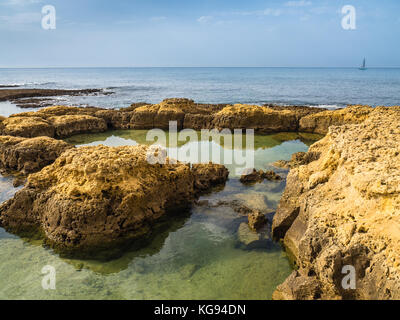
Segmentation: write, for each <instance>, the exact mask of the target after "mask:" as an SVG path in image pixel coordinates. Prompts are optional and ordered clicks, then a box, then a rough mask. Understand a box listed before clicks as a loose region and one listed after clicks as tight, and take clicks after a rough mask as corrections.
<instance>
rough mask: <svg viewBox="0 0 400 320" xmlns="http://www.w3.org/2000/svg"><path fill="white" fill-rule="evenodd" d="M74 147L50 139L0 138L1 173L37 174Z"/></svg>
mask: <svg viewBox="0 0 400 320" xmlns="http://www.w3.org/2000/svg"><path fill="white" fill-rule="evenodd" d="M72 147H73V146H71V145H69V144H68V143H66V142H64V141H59V140H55V139H52V138H48V137H37V138H20V137H10V136H0V171H4V172H18V173H22V174H24V175H25V174H29V173H33V172H37V171H39V170H41V169H42V168H44V167H45V166H47V165H49V164H51V163H53V162H54V161H55V160H56V159H57V158H58V157H59V156H60V155H61V154H62V153H63V152H64V151H66V150H68V149H70V148H72Z"/></svg>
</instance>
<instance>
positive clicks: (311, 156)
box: [272, 151, 320, 169]
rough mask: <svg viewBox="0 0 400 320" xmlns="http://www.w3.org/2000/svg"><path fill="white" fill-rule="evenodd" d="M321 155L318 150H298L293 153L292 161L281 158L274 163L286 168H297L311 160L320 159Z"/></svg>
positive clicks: (276, 165)
mask: <svg viewBox="0 0 400 320" xmlns="http://www.w3.org/2000/svg"><path fill="white" fill-rule="evenodd" d="M319 156H320V153H318V152H311V151H310V152H298V153H295V154H293V155H292V158H291V160H290V161H285V160H279V161H276V162H274V163H273V164H272V165H273V166H275V167H277V168H284V169H290V168H296V167H299V166H303V165H306V164H309V163H310V162H313V161H315V160H318V159H319Z"/></svg>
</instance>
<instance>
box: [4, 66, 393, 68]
mask: <svg viewBox="0 0 400 320" xmlns="http://www.w3.org/2000/svg"><path fill="white" fill-rule="evenodd" d="M152 68H153V69H172V68H175V69H177V68H182V69H185V68H186V69H189V68H198V69H219V68H226V69H228V68H229V69H235V68H237V69H240V68H249V69H250V68H253V69H261V68H265V69H267V68H268V69H273V68H286V69H359V68H360V67H357V66H354V67H344V66H329V67H327V66H318V67H315V66H314V67H311V66H302V67H299V66H297V67H291V66H106V67H105V66H102V67H100V66H85V67H84V66H58V67H56V66H51V67H4V66H0V69H152ZM399 68H400V66H384V67H378V66H371V67H367V69H399Z"/></svg>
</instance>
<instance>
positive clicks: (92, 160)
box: [0, 146, 228, 256]
mask: <svg viewBox="0 0 400 320" xmlns="http://www.w3.org/2000/svg"><path fill="white" fill-rule="evenodd" d="M148 150H149V148H148V147H146V146H134V147H115V148H111V147H104V146H98V147H84V148H72V149H68V150H66V151H65V152H64V153H63V154H62V155H61V156H60V157H59V158H58V159H57V160H56V161H55V162H54V163H53V164H52V165H50V166H47V167H45V168H44V169H43V170H42V171H40V172H38V173H35V174H31V175H30V176H29V177H28V181H27V184H26V186H25V187H24V188H23V189H22V190H20V191H19V192H17V193H16V195H15V196H14V198H12V199H10V200H8V201H6V202H4V203H3V204H2V205H1V206H0V226H1V227H3V228H5V229H6V230H8V231H10V232H13V233H16V234H24V233H28V234H29V233H32V232H33V233H36V234H37V233H39V234H43V236H44V237H45V239H46V241H47V242H48V243H49V244H50V245H51V246H52V247H53V248H55V249H57V250H58V251H60V252H61V253H64V254H73V255H74V256H91V255H95V254H97V253H99V252H102V250H103V249H104V250H107V249H109V248H110V247H118V248H119V249H122V248H123V246H124V245H125V244H126V243H131V242H132V241H135V240H137V239H140V238H146V237H148V236H149V235H150V234H151V230H152V225H153V224H154V223H155V222H156V221H157V220H158V219H160V218H161V217H163V216H164V215H166V214H167V213H176V212H180V211H183V210H186V209H188V208H189V207H190V206H191V204H192V203H193V201H194V200H196V198H197V197H198V196H199V195H200V194H201V193H202V192H204V191H207V190H210V188H212V187H213V186H214V185H218V184H224V183H225V181H226V180H227V178H228V170H227V169H226V168H225V167H224V166H222V165H214V164H198V165H193V166H190V165H188V164H183V163H179V162H178V163H174V164H172V163H171V164H169V161H168V159H167V163H166V164H155V165H152V164H149V163H148V161H147V155H148Z"/></svg>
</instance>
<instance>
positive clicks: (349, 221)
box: [273, 107, 400, 299]
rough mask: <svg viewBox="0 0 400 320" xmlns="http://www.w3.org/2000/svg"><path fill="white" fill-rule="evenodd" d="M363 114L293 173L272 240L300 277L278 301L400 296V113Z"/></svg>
mask: <svg viewBox="0 0 400 320" xmlns="http://www.w3.org/2000/svg"><path fill="white" fill-rule="evenodd" d="M348 111H350V113H353V110H352V109H350V110H348ZM359 111H360V113H357V114H358V116H356V117H355V118H352V119H350V118H348V120H349V121H353V122H357V121H358V120H357V119H359V120H360V119H363V118H365V117H366V116H367V114H368V118H367V119H364V121H363V122H362V123H358V124H347V125H342V126H340V127H338V126H333V127H330V129H329V132H328V134H327V136H326V137H325V138H324V139H323V140H321V141H319V142H317V143H316V144H314V145H313V146H311V148H310V151H309V153H308V154H307V155H306V156H303V157H302V159H307V160H306V161H305V162H304V164H303V165H300V166H298V167H295V168H293V169H292V170H291V171H290V174H289V176H288V179H287V187H286V190H285V192H284V195H283V197H282V199H281V202H280V205H279V207H278V210H277V213H276V215H275V217H274V221H273V236H274V238H276V239H283V243H284V245H285V247H286V249H287V252H288V254H289V257H290V258H291V260H292V261H293V263H294V264H295V265H296V266H297V268H298V271H295V272H294V273H293V274H292V276H291V277H289V278H288V279H287V280H286V282H285V283H284V284H283V285H282V286H280V287H278V289H277V291H276V293H275V295H274V298H276V299H307V298H322V299H399V298H400V247H399V243H400V242H399V239H400V150H399V143H400V108H399V107H394V108H376V109H374V110H373V111H368V109H364V108H361V109H359ZM316 116H318V114H317V115H316ZM343 119H347V118H346V117H345V118H343ZM346 121H347V120H346ZM360 121H361V120H360ZM316 155H319V156H316ZM346 266H350V268H354V271H355V280H356V286H355V289H352V288H350V289H348V287H346V286H343V285H342V284H343V283H342V282H343V281H345V276H346V275H347V274H348V271H346V270H349V269H346V268H344V267H346ZM347 268H348V267H347Z"/></svg>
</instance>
